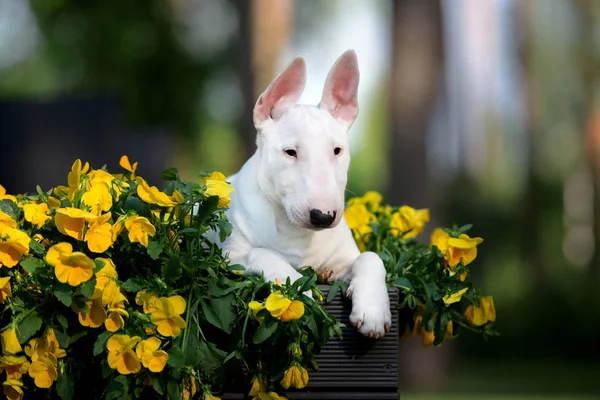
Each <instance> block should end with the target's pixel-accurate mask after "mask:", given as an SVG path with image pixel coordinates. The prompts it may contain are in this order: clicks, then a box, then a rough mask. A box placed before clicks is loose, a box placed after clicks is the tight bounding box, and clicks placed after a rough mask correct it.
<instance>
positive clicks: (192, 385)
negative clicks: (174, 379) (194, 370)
mask: <svg viewBox="0 0 600 400" xmlns="http://www.w3.org/2000/svg"><path fill="white" fill-rule="evenodd" d="M197 391H198V385H197V383H196V379H195V378H194V377H193V376H190V377H189V379H186V380H185V381H184V382H183V391H182V392H181V400H190V399H192V398H193V397H194V395H195V394H196V392H197Z"/></svg>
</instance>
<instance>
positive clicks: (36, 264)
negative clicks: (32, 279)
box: [19, 240, 46, 275]
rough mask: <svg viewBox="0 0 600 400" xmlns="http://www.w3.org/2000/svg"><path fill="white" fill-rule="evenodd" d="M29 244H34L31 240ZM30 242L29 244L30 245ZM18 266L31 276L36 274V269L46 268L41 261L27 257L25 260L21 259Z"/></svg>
mask: <svg viewBox="0 0 600 400" xmlns="http://www.w3.org/2000/svg"><path fill="white" fill-rule="evenodd" d="M31 242H35V240H32V241H31ZM31 242H29V243H30V244H31ZM19 265H21V267H23V268H25V270H26V271H27V272H29V273H30V274H31V275H34V274H36V273H37V272H38V269H42V268H44V267H45V266H46V264H45V263H44V261H43V260H40V259H39V258H35V257H31V256H28V257H26V258H25V259H23V261H21V262H20V263H19Z"/></svg>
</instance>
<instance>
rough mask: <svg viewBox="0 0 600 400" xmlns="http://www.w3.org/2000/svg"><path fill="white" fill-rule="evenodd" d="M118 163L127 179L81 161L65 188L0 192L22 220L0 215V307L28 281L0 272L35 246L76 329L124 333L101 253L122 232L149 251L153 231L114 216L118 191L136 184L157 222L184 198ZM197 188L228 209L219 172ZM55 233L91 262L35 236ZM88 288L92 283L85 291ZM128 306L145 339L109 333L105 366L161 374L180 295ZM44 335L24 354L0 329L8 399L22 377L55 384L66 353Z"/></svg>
mask: <svg viewBox="0 0 600 400" xmlns="http://www.w3.org/2000/svg"><path fill="white" fill-rule="evenodd" d="M120 165H121V166H122V167H123V168H124V169H125V170H126V171H128V179H125V178H124V176H123V174H118V175H113V174H110V173H108V172H106V171H105V170H102V169H97V170H90V166H89V164H88V163H85V164H84V165H83V164H82V162H81V161H80V160H76V161H75V162H74V163H73V165H72V168H71V171H70V172H69V174H68V186H58V187H56V188H54V189H53V190H52V192H49V193H40V195H39V196H37V198H35V197H26V196H20V195H19V196H12V195H8V194H7V193H6V190H5V189H4V188H3V187H2V186H0V200H10V201H11V202H12V203H14V205H15V207H18V208H19V209H21V210H22V215H23V219H22V220H17V219H15V218H13V217H12V216H11V215H9V213H6V212H3V211H2V210H0V275H3V276H0V304H3V303H5V302H6V301H7V299H9V298H11V297H12V296H13V285H14V284H16V283H17V282H13V280H14V279H15V278H16V280H17V281H19V282H20V281H22V279H23V278H25V277H27V276H28V272H27V271H26V270H25V269H23V270H19V271H16V272H15V271H13V272H10V274H7V272H8V271H7V270H5V268H6V269H8V270H9V271H10V270H11V269H12V268H13V267H15V266H16V265H17V264H18V263H19V262H21V261H22V259H23V257H24V256H28V255H29V254H30V249H31V248H32V247H31V244H32V243H33V241H35V242H37V243H38V246H42V247H43V249H44V251H45V256H44V257H43V260H40V262H42V263H43V262H44V261H45V263H46V264H47V265H49V266H50V267H52V269H51V271H53V275H54V278H55V279H56V281H58V282H60V283H61V284H65V285H68V286H70V287H72V288H73V290H74V292H73V297H71V295H69V296H68V298H67V300H66V302H67V303H65V305H67V306H69V305H70V307H71V308H72V310H73V311H74V312H75V313H77V315H78V319H79V323H80V324H81V325H82V326H84V327H88V328H100V327H102V326H103V327H104V328H105V329H106V330H107V331H109V332H119V331H120V330H122V329H123V328H124V326H125V319H126V318H128V317H129V312H128V311H127V307H128V305H127V304H128V300H127V297H126V296H125V294H124V292H123V291H122V289H121V287H120V286H119V283H118V282H119V281H118V278H119V277H118V273H117V266H116V265H115V263H114V262H113V260H112V259H111V258H110V257H106V256H105V255H106V254H104V253H105V252H107V251H108V250H109V249H110V248H111V247H112V246H113V245H114V244H115V242H116V241H117V239H118V238H119V237H120V235H121V234H122V233H124V232H125V233H126V235H127V237H128V239H129V242H130V243H132V244H134V243H139V245H141V246H144V247H148V245H149V238H152V237H154V235H155V234H156V232H157V229H156V227H155V226H154V225H153V224H152V222H151V221H150V220H149V219H148V218H146V217H143V216H140V215H138V214H137V213H136V212H135V211H133V210H128V211H127V212H126V214H122V215H118V216H115V215H113V212H114V210H116V208H115V209H114V210H113V204H115V202H116V201H117V200H118V199H119V197H120V195H121V194H122V193H123V192H125V191H128V190H130V184H129V183H128V181H130V180H131V181H132V180H135V182H136V184H137V188H136V194H137V196H138V197H139V199H140V200H142V201H143V202H145V203H147V204H148V205H150V207H151V212H152V214H153V215H154V216H156V220H157V221H159V222H160V221H161V217H160V216H161V212H164V211H165V210H166V211H167V212H170V211H171V210H172V208H173V207H178V206H180V205H181V204H182V203H184V197H183V196H182V195H181V193H179V192H178V191H177V190H175V191H174V192H173V193H172V195H167V194H166V193H164V192H161V191H160V190H158V188H156V187H154V186H149V185H148V184H147V183H146V181H145V180H144V179H143V178H141V177H139V176H137V177H136V176H135V173H136V169H137V163H134V164H133V165H132V164H131V163H130V162H129V159H128V158H127V156H123V157H122V158H121V160H120ZM204 183H205V186H206V192H205V194H206V196H218V197H219V203H218V206H219V207H227V206H228V205H229V201H230V200H229V196H230V195H231V193H232V192H233V188H231V187H230V186H229V185H228V184H227V183H226V182H225V176H224V175H223V174H221V173H219V172H215V173H213V174H211V175H210V176H208V177H207V178H206V179H205V182H204ZM50 193H52V194H50ZM111 210H113V212H111ZM120 211H121V210H119V212H120ZM27 223H28V224H27ZM25 224H27V227H30V228H27V229H28V230H29V232H32V233H31V234H28V232H27V229H25V227H24V226H25ZM54 227H56V230H57V231H58V232H60V234H62V235H64V237H68V238H72V239H75V241H76V242H81V243H82V246H84V247H87V250H89V252H90V253H92V254H93V253H95V254H97V255H98V257H93V256H89V255H88V254H86V253H84V252H83V251H85V250H86V249H85V248H84V249H82V251H75V250H74V245H73V244H72V243H70V242H68V241H61V240H58V241H57V240H56V239H54V241H51V240H50V239H49V238H45V237H43V236H42V234H41V232H43V230H42V228H54ZM30 235H31V237H30ZM63 240H65V239H63ZM69 240H70V239H69ZM75 245H77V243H76V244H75ZM82 246H79V247H82ZM36 254H40V253H36ZM37 256H38V255H36V257H37ZM30 257H31V256H30ZM3 270H4V271H3ZM87 282H90V283H93V285H90V287H89V288H87V290H84V286H85V284H86V283H87ZM11 284H13V285H11ZM40 289H41V288H37V287H36V286H35V285H31V287H29V288H28V290H32V291H36V292H37V293H39V294H40V295H41V294H42V292H41V291H40ZM84 294H85V295H84ZM75 299H77V300H78V301H75ZM135 302H136V304H137V305H138V306H141V307H142V308H143V312H144V314H146V315H147V317H148V318H147V320H148V321H149V323H147V324H146V328H145V331H144V332H143V333H144V337H146V339H145V340H142V337H140V336H129V335H127V334H114V335H112V336H111V337H110V338H109V339H108V341H107V342H106V348H107V350H108V365H109V366H110V368H112V369H115V370H117V371H118V372H119V373H120V374H123V375H127V374H134V373H137V372H139V371H140V370H141V368H142V366H143V367H145V368H147V369H148V370H149V371H151V372H160V371H162V370H163V369H164V368H165V365H166V363H167V360H168V354H167V353H166V352H165V351H164V350H161V347H163V345H164V344H163V342H162V341H161V339H160V338H159V337H162V338H163V340H164V338H170V337H176V336H179V335H180V334H181V331H182V329H184V328H185V327H186V322H185V320H184V319H183V318H182V317H181V315H182V314H183V313H184V312H185V310H186V301H185V300H184V299H183V298H182V297H181V296H171V297H159V296H158V295H157V294H156V293H152V292H146V291H144V290H141V291H139V292H138V293H137V295H136V297H135ZM294 307H295V306H294ZM130 311H131V310H130ZM44 330H45V334H44V336H43V337H40V338H33V339H30V340H29V342H28V345H27V346H25V350H24V352H25V355H23V354H22V352H23V350H22V348H21V345H20V343H19V340H18V339H17V334H16V322H15V321H13V322H11V324H10V325H9V326H8V328H5V329H4V331H2V333H1V338H2V357H1V358H0V374H1V373H2V372H6V381H5V382H4V383H3V389H4V394H5V395H6V397H7V398H8V399H10V400H20V399H22V398H23V395H24V392H23V382H22V380H21V378H22V376H23V375H24V374H26V373H29V375H30V376H31V378H33V380H34V383H35V385H36V386H37V387H39V388H50V387H51V386H52V385H53V383H54V382H55V381H56V380H57V379H58V376H59V374H60V365H59V362H58V359H60V358H62V357H65V356H66V354H67V353H66V351H65V350H64V349H61V348H60V347H59V345H58V341H57V339H56V335H55V333H54V330H53V329H52V328H50V327H46V328H45V329H44ZM159 335H160V336H159ZM27 357H29V359H28V358H27ZM213 398H214V399H216V397H213Z"/></svg>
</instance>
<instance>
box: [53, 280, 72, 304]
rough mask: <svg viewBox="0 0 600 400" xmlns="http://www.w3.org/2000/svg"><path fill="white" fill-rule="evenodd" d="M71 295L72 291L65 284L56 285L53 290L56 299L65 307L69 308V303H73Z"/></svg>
mask: <svg viewBox="0 0 600 400" xmlns="http://www.w3.org/2000/svg"><path fill="white" fill-rule="evenodd" d="M72 294H73V289H72V288H71V286H69V285H67V284H66V283H62V284H60V285H57V286H56V288H55V289H54V295H55V296H56V298H57V299H58V300H59V301H60V302H61V303H63V304H64V305H65V306H67V307H71V303H73V297H72Z"/></svg>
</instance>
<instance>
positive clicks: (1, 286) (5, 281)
mask: <svg viewBox="0 0 600 400" xmlns="http://www.w3.org/2000/svg"><path fill="white" fill-rule="evenodd" d="M10 296H12V289H11V287H10V276H5V277H4V278H0V303H1V304H4V301H5V300H6V299H7V298H8V297H10Z"/></svg>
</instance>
